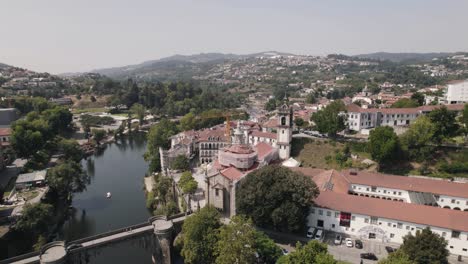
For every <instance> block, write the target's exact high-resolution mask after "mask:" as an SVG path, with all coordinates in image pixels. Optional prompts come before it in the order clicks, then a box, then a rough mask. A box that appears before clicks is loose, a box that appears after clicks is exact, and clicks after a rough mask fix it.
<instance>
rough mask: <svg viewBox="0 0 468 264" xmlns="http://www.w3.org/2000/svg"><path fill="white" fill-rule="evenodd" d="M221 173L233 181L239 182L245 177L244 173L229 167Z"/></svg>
mask: <svg viewBox="0 0 468 264" xmlns="http://www.w3.org/2000/svg"><path fill="white" fill-rule="evenodd" d="M220 173H221V175H223V176H224V177H226V178H228V179H230V180H231V181H237V180H239V179H240V178H242V177H243V176H244V173H242V172H241V171H240V170H238V169H236V168H234V167H229V168H227V169H224V170H222V171H220Z"/></svg>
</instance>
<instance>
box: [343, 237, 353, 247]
mask: <svg viewBox="0 0 468 264" xmlns="http://www.w3.org/2000/svg"><path fill="white" fill-rule="evenodd" d="M345 241H346V246H347V247H353V246H354V242H353V240H352V239H351V238H349V237H348V238H346V240H345Z"/></svg>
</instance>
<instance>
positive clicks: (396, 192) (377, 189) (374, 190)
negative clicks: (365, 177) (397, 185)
mask: <svg viewBox="0 0 468 264" xmlns="http://www.w3.org/2000/svg"><path fill="white" fill-rule="evenodd" d="M353 189H354V190H356V189H357V190H361V187H357V186H356V185H353ZM362 189H364V187H362ZM366 191H368V192H380V189H379V188H377V187H376V186H371V187H370V188H369V187H366ZM382 192H383V193H385V194H387V193H388V194H392V191H387V190H385V189H384V190H383V191H382ZM393 195H400V196H401V195H402V192H400V191H393Z"/></svg>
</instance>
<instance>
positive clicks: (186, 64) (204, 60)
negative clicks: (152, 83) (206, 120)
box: [92, 51, 292, 80]
mask: <svg viewBox="0 0 468 264" xmlns="http://www.w3.org/2000/svg"><path fill="white" fill-rule="evenodd" d="M289 55H292V54H289V53H282V52H276V51H267V52H260V53H254V54H247V55H237V54H231V53H228V54H224V53H200V54H194V55H173V56H170V57H166V58H162V59H158V60H150V61H146V62H143V63H140V64H136V65H127V66H123V67H114V68H106V69H97V70H93V71H92V72H93V73H99V74H102V75H106V76H108V77H111V78H117V79H119V78H127V77H135V78H145V79H151V78H156V79H160V80H165V79H171V80H172V79H178V78H182V79H187V78H191V77H193V76H194V75H197V74H200V73H203V72H204V71H206V70H207V69H208V68H211V67H212V66H214V65H215V64H219V63H223V62H225V61H234V60H239V59H245V58H254V57H274V56H289ZM174 73H175V74H174Z"/></svg>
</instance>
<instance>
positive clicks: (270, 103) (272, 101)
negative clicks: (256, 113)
mask: <svg viewBox="0 0 468 264" xmlns="http://www.w3.org/2000/svg"><path fill="white" fill-rule="evenodd" d="M275 109H276V99H270V100H268V102H266V104H265V110H267V111H273V110H275Z"/></svg>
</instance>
